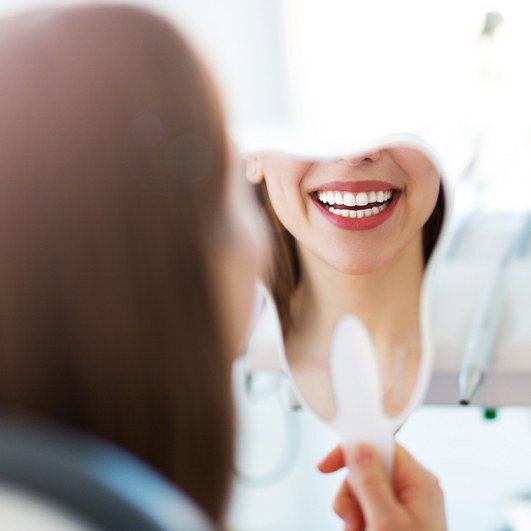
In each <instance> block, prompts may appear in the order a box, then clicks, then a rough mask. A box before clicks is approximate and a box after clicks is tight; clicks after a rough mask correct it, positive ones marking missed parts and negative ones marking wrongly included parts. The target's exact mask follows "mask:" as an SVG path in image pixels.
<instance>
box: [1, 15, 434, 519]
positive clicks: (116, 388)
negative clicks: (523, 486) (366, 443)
mask: <svg viewBox="0 0 531 531" xmlns="http://www.w3.org/2000/svg"><path fill="white" fill-rule="evenodd" d="M0 69H1V71H2V80H1V82H0V123H1V124H2V128H1V132H0V167H1V169H2V174H1V176H0V407H1V408H2V410H3V412H6V413H9V414H13V415H17V416H18V415H22V416H29V417H31V418H37V419H42V420H46V421H51V422H57V423H59V424H62V425H66V426H69V427H71V428H74V429H78V430H81V431H82V432H86V433H91V434H93V435H96V436H99V437H101V438H103V439H106V440H109V441H112V442H114V443H116V444H118V445H120V446H122V447H124V448H126V449H127V450H129V451H131V452H132V453H134V454H136V455H137V456H139V457H140V458H142V459H144V460H145V461H146V462H147V463H149V464H151V465H152V466H154V467H155V468H156V469H158V470H159V471H160V472H161V473H162V474H164V475H165V476H166V477H168V478H169V479H171V480H173V481H174V482H175V483H176V484H178V485H179V486H180V487H181V488H183V489H184V490H185V491H186V492H187V493H188V494H190V495H191V496H192V497H193V498H194V499H195V500H196V501H197V502H198V503H199V504H200V505H201V506H202V507H203V508H204V509H205V510H206V512H207V513H208V514H209V515H210V517H211V518H212V519H213V520H214V521H215V522H216V523H218V524H222V522H223V520H224V512H225V507H226V504H227V500H228V497H229V487H230V481H231V469H232V457H233V440H234V422H233V411H232V397H231V391H230V366H231V361H232V358H233V356H234V354H235V353H237V352H238V350H239V348H240V347H241V346H242V344H243V341H244V339H245V337H246V333H247V328H248V325H249V319H250V315H251V314H252V311H251V309H252V300H253V284H254V279H255V277H256V273H257V270H258V263H259V259H258V257H259V247H260V246H259V245H257V242H258V241H259V240H260V236H259V235H254V234H253V235H251V233H250V231H249V229H248V223H247V222H246V220H244V218H243V216H242V211H243V210H244V209H245V208H246V205H252V204H253V203H252V201H251V200H250V198H249V197H246V196H245V194H244V190H243V188H242V189H240V188H239V187H240V186H243V183H238V181H237V180H236V179H235V177H234V175H233V172H232V171H231V162H230V155H229V149H228V142H227V137H226V132H225V129H224V120H223V113H222V109H221V106H220V102H219V100H218V97H217V94H216V91H215V90H214V88H213V86H212V83H211V81H210V79H209V76H208V74H207V73H206V71H205V69H204V68H203V67H202V65H201V63H200V62H199V61H198V59H197V57H196V56H195V54H194V53H193V52H192V51H191V50H190V48H189V47H188V45H187V44H186V42H185V41H184V40H183V38H182V37H181V36H180V35H179V33H177V32H176V31H175V29H174V28H172V27H171V26H170V25H169V24H168V23H167V22H165V21H164V20H162V19H160V18H158V17H156V16H154V15H152V14H150V13H148V12H145V11H143V10H139V9H135V8H132V7H125V6H96V7H94V6H86V7H76V8H67V9H53V10H45V11H39V12H33V13H28V14H24V15H21V16H19V17H16V18H13V19H9V20H6V21H4V22H3V23H2V24H1V25H0ZM236 205H237V207H236ZM374 463H375V465H376V466H377V465H378V461H377V460H375V461H374ZM323 466H328V467H336V468H337V467H340V466H341V463H340V462H339V461H338V460H337V459H336V460H335V461H333V462H330V463H327V464H325V465H323ZM403 466H404V474H406V476H407V475H408V474H411V475H414V476H415V477H419V475H420V476H422V472H420V471H419V470H417V469H416V468H413V467H412V466H409V465H408V464H407V462H406V461H404V462H403ZM352 468H355V465H352ZM365 469H367V467H365ZM367 470H368V469H367ZM363 473H364V472H363V471H362V472H361V474H362V475H363ZM382 485H383V486H384V488H385V487H386V486H387V485H386V484H385V482H383V483H382ZM422 488H423V489H424V486H422ZM424 490H425V489H424ZM363 492H364V488H361V490H359V492H358V493H357V494H359V493H361V494H363ZM370 504H372V502H370V500H369V505H370ZM388 509H389V510H391V509H394V508H393V507H383V506H381V507H380V514H381V515H382V517H387V513H386V511H387V510H388ZM428 509H429V511H430V512H429V514H432V513H433V511H432V506H431V505H430V506H429V507H428ZM412 529H413V528H412Z"/></svg>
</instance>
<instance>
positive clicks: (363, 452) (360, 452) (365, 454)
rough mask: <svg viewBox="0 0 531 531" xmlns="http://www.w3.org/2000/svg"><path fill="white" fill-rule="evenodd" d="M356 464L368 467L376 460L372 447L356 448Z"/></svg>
mask: <svg viewBox="0 0 531 531" xmlns="http://www.w3.org/2000/svg"><path fill="white" fill-rule="evenodd" d="M353 457H354V462H355V463H356V464H357V465H366V464H368V463H370V462H371V461H372V460H373V458H374V452H373V451H372V448H371V447H370V446H364V445H360V446H356V448H355V449H354V456H353Z"/></svg>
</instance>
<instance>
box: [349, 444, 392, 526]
mask: <svg viewBox="0 0 531 531" xmlns="http://www.w3.org/2000/svg"><path fill="white" fill-rule="evenodd" d="M344 451H345V461H346V463H347V465H348V468H349V474H348V482H349V485H350V488H351V489H352V491H353V493H354V495H355V496H356V498H357V499H358V501H359V504H360V506H361V509H362V512H363V515H364V517H365V522H366V524H367V527H371V525H374V523H375V522H376V521H380V520H382V519H383V520H385V521H389V520H391V516H392V514H393V513H395V512H397V511H398V510H399V505H398V502H397V501H396V499H395V496H394V494H393V490H392V487H391V482H390V479H389V477H388V474H387V472H386V471H385V468H384V465H383V463H382V461H381V459H380V458H379V456H378V454H377V452H376V450H374V448H372V447H371V446H368V445H366V444H361V445H358V446H355V447H350V448H346V449H345V450H344Z"/></svg>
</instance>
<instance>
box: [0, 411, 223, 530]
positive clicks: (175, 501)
mask: <svg viewBox="0 0 531 531" xmlns="http://www.w3.org/2000/svg"><path fill="white" fill-rule="evenodd" d="M0 528H1V529H2V530H3V531H32V530H36V531H37V530H38V531H52V530H53V531H66V530H68V531H89V530H90V531H94V530H105V531H107V530H119V531H170V530H172V531H174V530H175V531H203V530H204V531H207V530H212V529H213V527H212V526H211V524H210V523H209V522H208V520H207V519H206V517H205V516H203V515H202V513H201V512H200V511H199V509H198V508H197V507H196V506H195V505H194V504H193V503H192V502H191V501H190V500H189V499H188V498H187V497H186V496H185V495H184V494H183V493H182V492H180V491H179V490H178V489H176V488H175V487H173V486H172V485H171V484H170V483H169V482H168V481H167V480H165V479H164V478H162V477H161V476H160V475H158V474H157V473H156V472H155V471H153V470H152V469H150V468H149V467H148V466H146V465H144V464H143V463H141V462H140V461H139V460H138V459H136V458H135V457H133V456H131V455H130V454H128V453H126V452H125V451H123V450H121V449H118V448H116V447H114V446H112V445H110V444H107V443H104V442H102V441H99V440H97V439H93V438H91V437H88V436H84V435H80V434H78V433H74V432H69V431H66V430H63V429H61V428H57V427H55V426H50V425H45V424H36V423H29V422H20V421H15V420H12V419H5V418H1V417H0Z"/></svg>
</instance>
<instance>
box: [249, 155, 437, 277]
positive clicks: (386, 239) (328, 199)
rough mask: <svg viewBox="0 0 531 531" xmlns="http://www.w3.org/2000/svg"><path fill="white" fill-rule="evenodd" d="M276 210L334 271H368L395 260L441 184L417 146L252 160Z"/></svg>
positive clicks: (424, 217) (301, 241)
mask: <svg viewBox="0 0 531 531" xmlns="http://www.w3.org/2000/svg"><path fill="white" fill-rule="evenodd" d="M248 176H249V178H250V180H251V181H253V182H259V181H260V180H261V178H265V181H266V184H267V190H268V193H269V197H270V199H271V203H272V205H273V208H274V210H275V212H276V214H277V216H278V218H279V220H280V221H281V223H282V224H283V225H284V227H285V228H286V229H287V230H288V231H289V232H290V233H291V234H292V235H293V236H294V237H295V239H296V240H297V241H298V242H299V244H300V245H302V246H303V247H305V248H306V250H308V251H310V252H311V253H312V254H313V255H315V256H317V257H318V258H320V259H321V260H323V261H325V262H326V263H328V264H329V265H331V266H332V267H334V268H335V269H337V270H339V271H341V272H343V273H347V274H364V273H368V272H371V271H374V270H376V269H379V268H380V267H383V266H384V265H385V264H386V263H388V262H390V261H391V260H392V259H393V258H394V257H395V256H397V255H398V254H399V253H400V251H401V250H402V249H403V248H404V247H405V246H406V245H407V244H408V243H409V242H410V241H411V240H412V239H413V238H414V237H415V236H416V235H418V234H419V231H420V230H421V229H422V227H423V226H424V224H425V223H426V221H427V220H428V218H429V217H430V215H431V213H432V212H433V209H434V207H435V204H436V201H437V196H438V193H439V187H440V178H439V175H438V172H437V169H436V168H435V167H434V165H433V164H432V163H431V162H430V161H429V160H428V158H427V157H426V156H425V155H424V154H422V153H421V152H419V151H418V150H415V149H412V148H406V147H396V148H390V149H384V150H381V151H376V152H372V153H367V154H365V155H362V156H359V157H355V158H350V159H340V160H337V161H333V162H309V161H304V160H300V159H296V158H293V157H289V156H285V155H265V156H261V157H259V158H257V159H255V160H254V161H251V163H250V166H249V168H248Z"/></svg>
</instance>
